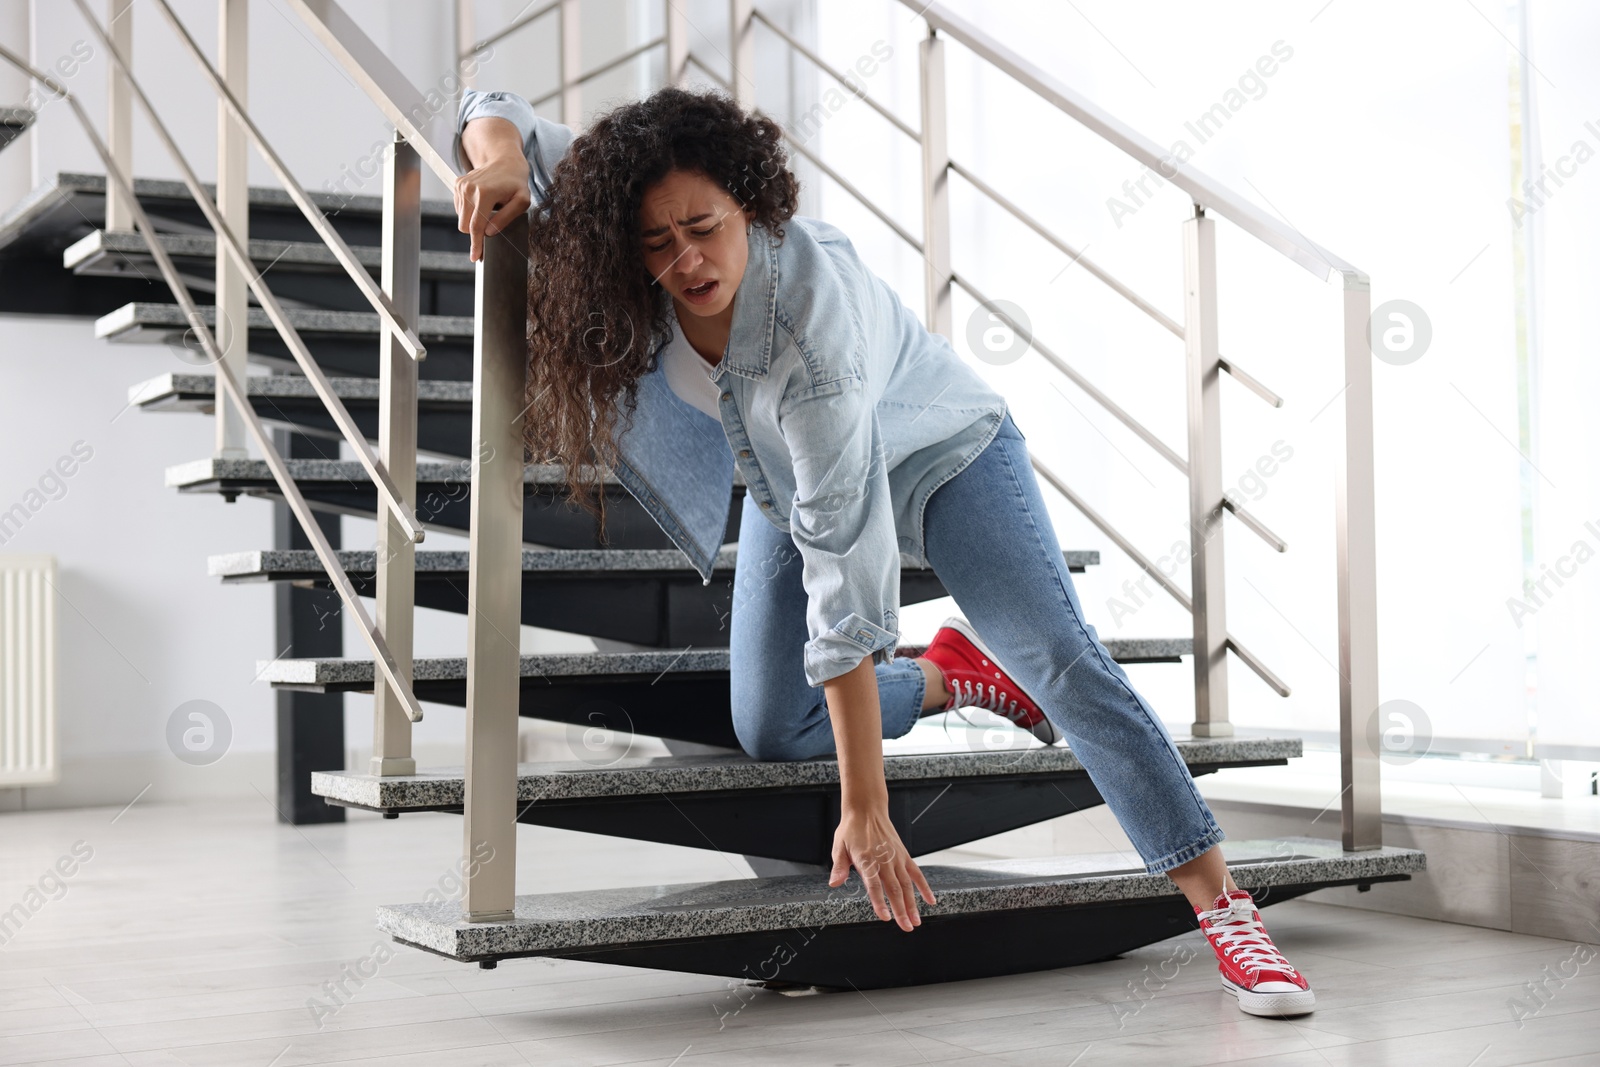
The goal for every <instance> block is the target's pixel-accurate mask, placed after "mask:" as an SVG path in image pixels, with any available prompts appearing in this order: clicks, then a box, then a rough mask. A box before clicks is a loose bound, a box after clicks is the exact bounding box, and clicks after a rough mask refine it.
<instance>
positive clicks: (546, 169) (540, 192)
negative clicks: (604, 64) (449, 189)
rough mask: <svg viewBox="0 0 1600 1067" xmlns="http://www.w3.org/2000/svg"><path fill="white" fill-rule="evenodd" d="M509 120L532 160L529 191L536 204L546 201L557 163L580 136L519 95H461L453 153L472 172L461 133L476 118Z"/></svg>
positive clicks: (473, 91)
mask: <svg viewBox="0 0 1600 1067" xmlns="http://www.w3.org/2000/svg"><path fill="white" fill-rule="evenodd" d="M487 118H495V119H505V120H506V121H507V122H509V123H511V124H512V125H513V126H515V127H516V128H517V132H518V133H519V134H521V135H522V154H523V155H524V156H526V157H527V158H528V164H529V166H528V188H529V190H530V191H531V192H532V194H533V202H534V203H535V204H541V203H543V202H544V190H545V187H546V186H547V185H549V183H550V175H551V174H552V173H554V171H555V168H556V164H557V163H559V162H560V161H561V157H562V156H564V155H566V154H567V149H568V148H570V147H571V146H572V139H573V138H574V137H575V136H576V134H575V133H574V132H573V130H572V128H571V127H570V126H563V125H562V124H561V123H559V122H551V121H550V120H549V119H545V118H540V117H539V116H538V115H536V114H534V111H533V105H532V104H530V103H528V101H527V100H525V99H523V98H522V97H520V96H518V95H517V94H516V93H511V92H505V91H502V90H497V91H494V92H485V91H483V90H480V89H468V90H467V91H466V92H465V93H463V94H462V96H461V110H460V111H459V112H457V114H456V132H455V141H454V144H453V151H454V154H455V157H456V158H455V162H456V166H457V167H458V168H459V169H460V170H461V171H462V172H465V171H467V170H468V169H469V167H468V164H467V161H466V159H465V157H463V156H462V154H461V134H462V131H463V130H465V129H466V128H467V123H469V122H471V121H472V120H473V119H487Z"/></svg>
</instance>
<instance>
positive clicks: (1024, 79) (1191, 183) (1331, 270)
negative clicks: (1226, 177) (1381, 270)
mask: <svg viewBox="0 0 1600 1067" xmlns="http://www.w3.org/2000/svg"><path fill="white" fill-rule="evenodd" d="M900 3H902V4H904V5H905V6H906V7H909V8H912V9H914V10H915V11H917V12H918V13H919V14H920V15H921V16H922V18H923V19H924V20H925V21H926V22H927V24H928V26H929V28H931V29H933V30H936V31H938V32H940V33H944V34H947V35H948V36H949V37H950V38H951V39H952V40H955V41H959V42H961V44H963V45H965V46H966V47H967V48H969V49H971V50H972V51H973V52H974V53H976V54H977V55H979V56H980V57H982V58H983V59H985V60H987V61H988V62H989V63H991V64H993V65H994V66H996V67H998V68H999V69H1000V70H1001V71H1003V72H1005V73H1006V74H1008V75H1010V76H1011V77H1012V78H1014V79H1016V80H1017V81H1018V82H1021V83H1022V84H1023V85H1024V86H1026V87H1027V88H1029V89H1031V90H1033V92H1034V93H1036V94H1037V95H1038V96H1039V97H1040V98H1042V99H1043V100H1044V101H1045V102H1046V103H1048V104H1050V105H1052V106H1053V107H1055V108H1056V109H1057V110H1058V111H1061V112H1063V113H1064V114H1066V115H1068V116H1070V117H1072V118H1074V119H1076V120H1077V121H1078V122H1079V123H1080V124H1082V125H1083V126H1084V127H1086V128H1087V129H1088V130H1089V131H1090V132H1092V133H1094V134H1095V135H1096V136H1098V137H1100V138H1101V139H1102V140H1104V141H1108V142H1110V143H1111V144H1112V145H1114V146H1116V147H1117V148H1120V149H1122V151H1124V152H1126V153H1127V154H1128V155H1130V156H1132V157H1133V158H1134V159H1136V160H1138V161H1139V162H1141V163H1143V164H1144V165H1145V166H1147V167H1150V168H1152V169H1159V170H1160V171H1161V174H1162V176H1163V177H1164V178H1167V180H1168V181H1170V182H1172V184H1173V185H1176V186H1177V187H1178V188H1179V189H1182V190H1183V191H1184V192H1186V193H1188V194H1189V198H1190V199H1191V200H1193V201H1194V202H1195V203H1196V204H1200V205H1202V206H1203V207H1205V208H1206V209H1207V210H1208V211H1215V212H1216V213H1217V214H1218V215H1221V216H1222V217H1223V218H1226V219H1227V220H1228V221H1229V222H1231V223H1233V224H1234V225H1236V226H1238V227H1239V228H1240V229H1242V230H1244V231H1245V232H1246V233H1249V234H1251V235H1252V236H1254V237H1256V238H1257V239H1258V240H1260V241H1262V242H1263V243H1265V244H1266V245H1268V246H1270V247H1272V248H1274V249H1276V250H1277V251H1279V252H1280V253H1282V254H1283V255H1284V256H1286V257H1288V258H1289V259H1291V260H1293V261H1294V262H1296V263H1298V264H1300V266H1302V267H1304V268H1305V269H1306V270H1308V271H1310V272H1311V273H1312V274H1314V275H1317V276H1318V277H1320V278H1321V279H1322V280H1323V281H1329V280H1331V279H1332V278H1333V276H1334V275H1335V274H1343V275H1345V276H1346V277H1347V278H1360V279H1363V280H1365V279H1366V277H1367V275H1366V274H1365V273H1364V272H1363V271H1361V270H1360V269H1358V268H1357V267H1355V266H1353V265H1351V264H1349V263H1346V262H1345V261H1344V260H1342V259H1340V258H1339V257H1338V256H1336V255H1334V254H1333V253H1332V252H1329V251H1328V250H1327V249H1325V248H1323V247H1322V246H1321V245H1319V244H1317V243H1315V242H1314V241H1311V240H1309V239H1307V238H1306V236H1305V235H1304V234H1301V233H1300V232H1298V231H1296V230H1294V229H1292V228H1290V227H1287V226H1285V225H1284V224H1283V223H1281V222H1279V221H1278V220H1277V219H1275V218H1273V217H1272V216H1271V215H1268V214H1267V213H1266V212H1264V211H1262V210H1261V209H1260V208H1258V207H1256V206H1255V205H1254V204H1252V203H1250V202H1249V201H1248V200H1242V199H1240V198H1239V197H1236V196H1234V195H1233V193H1231V192H1230V191H1229V190H1227V189H1226V188H1224V187H1223V186H1221V185H1219V184H1218V183H1217V182H1215V181H1214V180H1213V179H1211V178H1209V177H1207V176H1206V175H1204V174H1201V173H1200V172H1199V171H1197V170H1195V169H1193V168H1192V167H1188V166H1185V165H1183V164H1181V163H1175V162H1174V161H1172V160H1171V159H1170V157H1169V156H1168V155H1167V154H1166V153H1165V152H1163V151H1162V149H1161V146H1160V145H1158V144H1156V142H1155V141H1152V140H1151V139H1150V138H1148V137H1146V136H1145V135H1144V134H1142V133H1140V132H1138V131H1137V130H1135V129H1133V128H1132V127H1131V126H1128V125H1126V124H1125V123H1123V122H1122V121H1120V120H1119V119H1117V118H1115V117H1114V116H1112V115H1111V114H1109V113H1107V112H1106V111H1104V110H1102V109H1101V108H1099V107H1097V106H1095V105H1094V104H1093V103H1092V102H1090V101H1089V100H1088V99H1086V98H1085V97H1083V96H1081V95H1079V94H1078V93H1077V92H1075V91H1074V90H1072V89H1071V88H1069V87H1068V86H1067V85H1066V84H1065V83H1063V82H1061V81H1060V80H1058V79H1057V78H1055V77H1053V76H1052V75H1050V74H1049V73H1048V72H1047V71H1045V70H1043V69H1042V68H1040V67H1039V66H1037V65H1036V64H1034V63H1030V62H1029V61H1028V60H1026V59H1023V58H1022V57H1021V56H1019V55H1017V54H1016V53H1015V52H1013V51H1012V50H1011V49H1009V48H1007V47H1006V46H1005V45H1003V44H1001V43H1000V42H999V41H997V40H995V39H994V38H993V37H991V36H989V35H988V34H987V33H984V32H983V31H982V30H980V29H979V28H978V27H977V26H975V25H973V24H972V23H970V22H968V21H967V20H966V19H963V18H961V17H960V16H958V15H956V14H955V13H954V12H951V11H950V10H948V9H947V8H945V7H943V6H942V5H940V4H938V3H924V2H922V0H900ZM1162 168H1166V169H1162ZM1168 169H1170V170H1173V171H1174V172H1175V173H1174V174H1173V175H1172V176H1170V177H1168V175H1167V170H1168Z"/></svg>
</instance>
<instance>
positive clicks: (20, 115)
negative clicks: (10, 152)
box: [0, 107, 35, 148]
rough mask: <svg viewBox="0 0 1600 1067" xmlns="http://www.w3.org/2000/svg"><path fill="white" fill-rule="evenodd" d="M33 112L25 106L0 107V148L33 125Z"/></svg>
mask: <svg viewBox="0 0 1600 1067" xmlns="http://www.w3.org/2000/svg"><path fill="white" fill-rule="evenodd" d="M34 117H35V116H34V113H33V110H32V109H31V108H26V107H0V148H4V147H5V146H6V145H8V144H10V143H11V142H12V141H15V140H16V139H17V138H18V137H21V136H22V135H23V134H24V133H26V132H27V130H28V127H29V126H32V125H33V120H34Z"/></svg>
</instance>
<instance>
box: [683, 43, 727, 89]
mask: <svg viewBox="0 0 1600 1067" xmlns="http://www.w3.org/2000/svg"><path fill="white" fill-rule="evenodd" d="M688 62H690V63H693V64H694V65H695V66H697V67H699V68H700V70H701V71H702V72H704V74H705V76H706V77H708V78H710V79H711V80H712V81H714V82H716V83H717V84H718V85H720V86H722V87H723V88H724V89H728V90H729V91H730V92H731V91H732V87H731V86H729V85H728V79H727V78H724V77H723V76H722V75H720V74H718V73H717V72H716V71H714V70H712V69H711V68H710V67H708V66H706V64H705V61H704V60H702V59H701V58H700V57H699V56H697V55H695V54H694V53H693V52H690V53H689V57H688Z"/></svg>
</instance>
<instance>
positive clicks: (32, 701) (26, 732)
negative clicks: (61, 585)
mask: <svg viewBox="0 0 1600 1067" xmlns="http://www.w3.org/2000/svg"><path fill="white" fill-rule="evenodd" d="M55 582H56V560H55V557H54V556H23V555H14V556H4V555H0V787H4V786H19V785H44V784H46V783H50V782H54V781H56V780H57V778H58V777H59V776H60V767H59V765H58V762H57V759H56V594H55V588H54V587H55Z"/></svg>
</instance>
